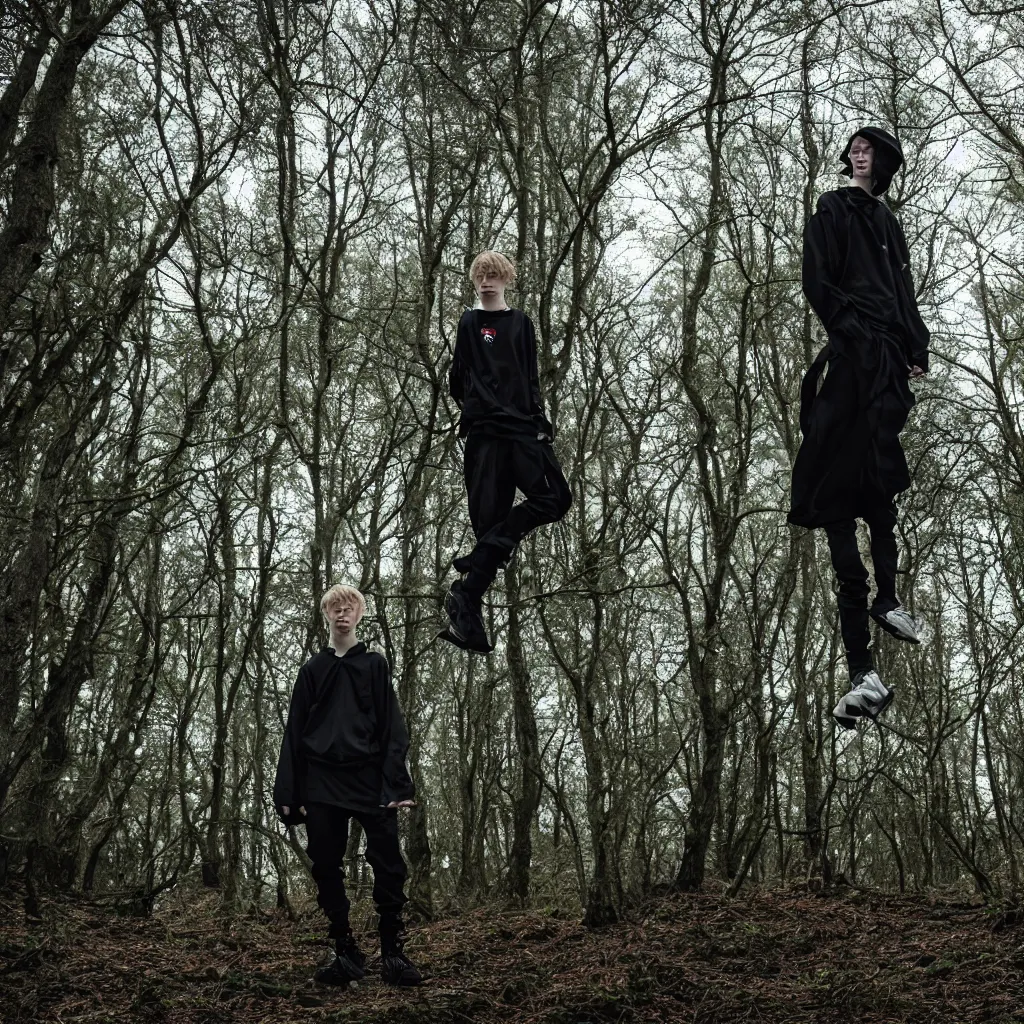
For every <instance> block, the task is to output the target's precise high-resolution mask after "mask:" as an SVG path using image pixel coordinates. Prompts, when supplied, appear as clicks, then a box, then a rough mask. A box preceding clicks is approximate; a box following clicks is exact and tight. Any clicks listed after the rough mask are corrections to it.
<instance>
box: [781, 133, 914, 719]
mask: <svg viewBox="0 0 1024 1024" xmlns="http://www.w3.org/2000/svg"><path fill="white" fill-rule="evenodd" d="M858 139H861V140H864V141H862V142H860V143H859V144H857V142H856V140H858ZM841 160H842V162H843V164H844V165H845V167H846V173H847V174H848V175H850V176H852V177H854V178H855V181H858V182H859V183H858V184H854V185H853V186H851V187H848V188H839V189H835V190H834V191H832V192H826V193H825V194H824V195H822V196H821V197H820V198H819V200H818V205H817V210H816V212H815V213H814V215H813V216H812V217H811V219H810V220H809V221H808V222H807V227H806V229H805V232H804V258H803V289H804V294H805V295H806V296H807V299H808V301H809V302H810V305H811V308H812V309H813V310H814V312H815V313H816V314H817V315H818V317H819V319H820V320H821V322H822V325H823V326H824V328H825V332H826V334H827V335H828V343H827V344H826V345H825V347H824V348H823V349H822V350H821V352H820V353H819V354H818V356H817V358H816V359H815V360H814V363H813V364H812V366H811V367H810V369H809V370H808V371H807V373H806V375H805V376H804V379H803V383H802V385H801V389H800V429H801V432H802V433H803V442H802V444H801V446H800V451H799V452H798V453H797V457H796V462H795V464H794V466H793V480H792V501H791V507H790V512H789V521H790V522H791V523H795V524H797V525H798V526H805V527H809V528H814V527H822V528H824V529H825V532H826V534H827V536H828V542H829V549H830V552H831V555H832V565H833V568H834V569H835V572H836V576H837V578H838V582H839V588H838V600H839V613H840V626H841V629H842V635H843V643H844V646H845V648H846V657H847V663H848V665H849V670H850V677H851V681H852V688H851V691H850V693H848V694H846V695H845V696H844V697H843V698H842V699H841V700H840V702H839V704H838V705H837V707H836V709H835V710H834V711H833V716H834V717H835V718H836V720H837V721H838V722H839V723H840V724H841V725H843V726H844V727H845V728H853V727H855V725H856V719H857V718H858V717H860V716H869V717H871V718H874V717H876V716H877V715H878V714H879V713H880V712H881V711H882V710H884V709H885V707H887V706H888V703H889V702H890V701H891V700H892V691H891V690H889V689H887V688H886V687H885V685H884V684H883V683H882V681H881V679H880V678H879V677H878V674H877V672H875V670H874V664H873V658H872V655H871V651H870V650H869V643H870V632H869V629H868V625H869V615H870V616H871V617H872V618H874V619H875V620H876V621H877V622H878V623H879V625H880V626H881V627H882V628H883V629H885V630H886V631H887V632H889V633H891V634H893V635H894V636H896V637H898V638H899V639H901V640H906V641H908V642H910V643H915V644H916V643H919V642H920V641H919V638H918V635H917V626H916V624H915V623H914V620H913V619H912V618H911V616H910V615H909V614H908V613H907V612H906V611H905V610H904V609H903V608H902V606H901V605H900V601H899V599H898V598H897V596H896V574H897V550H896V540H895V525H896V508H895V503H894V499H895V497H896V495H898V494H899V493H900V492H902V491H904V490H906V489H907V488H908V487H909V486H910V473H909V470H908V468H907V460H906V457H905V455H904V453H903V446H902V445H901V444H900V432H901V431H902V430H903V427H904V425H905V424H906V422H907V416H908V415H909V413H910V410H911V409H912V408H913V406H914V395H913V393H912V392H911V390H910V384H909V378H910V377H911V376H918V375H920V374H921V373H923V372H924V371H926V370H927V369H928V330H927V328H926V327H925V326H924V323H923V322H922V321H921V316H920V314H919V313H918V309H917V300H916V298H915V293H914V282H913V279H912V277H911V274H910V256H909V253H908V252H907V242H906V239H905V237H904V235H903V230H902V228H901V227H900V224H899V221H897V219H896V217H895V216H894V215H893V213H892V211H891V210H890V209H889V207H888V206H887V205H886V203H885V202H884V200H882V199H881V198H878V197H880V196H881V195H882V194H883V193H884V192H885V191H886V190H887V189H888V187H889V185H890V183H891V181H892V177H893V175H894V174H895V173H896V171H897V170H898V169H899V167H900V166H901V165H902V163H903V152H902V150H901V149H900V144H899V142H898V141H897V140H896V139H895V138H894V137H893V136H892V135H890V134H889V133H888V132H887V131H884V130H883V129H881V128H872V127H868V128H862V129H860V130H859V131H857V132H856V133H855V134H854V135H853V136H852V137H851V139H850V141H849V142H848V143H847V145H846V148H845V149H844V150H843V153H842V156H841ZM868 184H870V188H871V191H870V192H869V191H868V190H867V187H865V186H867V185H868ZM826 371H827V372H826ZM823 374H824V380H823V381H822V375H823ZM819 385H820V386H819ZM858 519H863V520H864V521H866V522H867V524H868V527H869V529H870V534H871V554H872V563H873V566H874V573H875V586H876V593H875V598H874V602H873V604H872V605H871V607H870V609H869V607H868V596H869V594H870V588H869V585H868V572H867V570H866V569H865V567H864V564H863V562H862V560H861V557H860V554H859V551H858V547H857V522H856V521H857V520H858Z"/></svg>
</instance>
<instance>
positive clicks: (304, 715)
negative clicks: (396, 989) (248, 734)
mask: <svg viewBox="0 0 1024 1024" xmlns="http://www.w3.org/2000/svg"><path fill="white" fill-rule="evenodd" d="M320 611H321V613H322V614H323V616H324V618H325V619H326V621H327V624H328V626H329V628H330V632H331V646H330V647H325V648H323V650H321V651H320V653H319V654H317V655H315V656H314V657H312V658H310V659H309V661H307V662H306V663H305V664H304V665H303V666H302V668H301V669H299V677H298V679H297V680H296V682H295V688H294V689H293V691H292V699H291V706H290V707H289V709H288V721H287V724H286V725H285V732H284V739H283V741H282V743H281V756H280V759H279V760H278V765H277V778H276V779H275V780H274V806H275V807H276V809H277V813H278V815H279V816H280V817H281V819H282V820H283V821H284V822H285V824H287V825H300V824H302V825H305V826H306V838H307V846H306V850H307V852H308V853H309V857H310V859H311V860H312V862H313V880H314V881H315V882H316V888H317V902H318V903H319V904H320V907H321V909H322V910H323V911H324V913H325V914H326V915H327V918H328V920H329V921H330V929H329V931H328V935H329V936H330V938H332V939H333V940H334V943H335V952H336V956H335V958H334V961H333V962H332V963H331V964H330V965H329V966H326V967H321V968H320V969H319V970H318V971H317V972H316V979H317V981H321V982H324V983H326V984H329V985H348V984H350V983H351V982H353V981H359V980H360V979H361V978H363V977H364V976H365V971H364V967H365V964H366V958H365V957H364V956H363V953H362V952H361V951H360V949H359V946H358V944H357V943H356V939H355V936H354V935H353V934H352V929H351V927H350V926H349V919H348V918H349V901H348V896H347V895H346V893H345V872H344V868H343V860H344V857H345V848H346V846H347V844H348V825H349V821H350V820H351V819H352V818H355V819H356V820H357V821H358V822H359V824H360V825H362V827H363V831H364V832H365V833H366V859H367V861H368V862H369V864H370V866H371V868H372V869H373V899H374V902H375V903H376V904H377V911H378V913H379V914H380V954H381V975H382V977H383V979H384V981H385V982H387V983H388V984H390V985H418V984H419V983H420V981H421V980H422V979H421V978H420V974H419V971H417V970H416V968H415V967H414V966H413V965H412V963H410V961H409V959H408V957H406V955H405V953H404V952H403V949H402V946H403V939H404V928H403V924H402V907H403V905H404V904H405V902H406V896H405V878H406V867H405V861H404V860H403V859H402V851H401V849H400V847H399V842H398V808H399V807H412V806H413V805H414V801H413V799H412V797H413V793H414V788H413V783H412V779H411V778H410V776H409V772H408V769H407V768H406V765H405V756H406V751H407V750H408V748H409V735H408V733H407V731H406V728H405V721H404V719H403V718H402V710H401V708H400V707H399V706H398V698H397V697H396V696H395V691H394V688H393V687H392V685H391V674H390V671H389V669H388V663H387V662H386V661H385V660H384V658H383V656H382V655H380V654H378V653H377V652H376V651H368V650H367V648H366V644H363V643H360V642H359V641H358V640H357V639H356V635H355V630H356V626H357V625H358V624H359V620H360V619H361V618H362V617H363V614H364V613H365V611H366V602H365V600H364V599H363V595H362V594H361V593H359V591H358V590H356V589H355V587H347V586H343V585H341V584H338V585H336V586H333V587H331V589H330V590H328V591H327V593H326V594H324V596H323V599H322V600H321V602H320Z"/></svg>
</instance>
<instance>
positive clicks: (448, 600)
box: [437, 590, 494, 654]
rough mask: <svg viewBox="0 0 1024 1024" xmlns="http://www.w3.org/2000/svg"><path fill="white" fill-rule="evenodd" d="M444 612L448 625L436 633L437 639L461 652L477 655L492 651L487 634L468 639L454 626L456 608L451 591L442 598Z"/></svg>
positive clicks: (492, 645)
mask: <svg viewBox="0 0 1024 1024" xmlns="http://www.w3.org/2000/svg"><path fill="white" fill-rule="evenodd" d="M444 611H445V615H447V616H448V625H447V626H446V627H445V628H444V629H442V630H441V632H440V633H438V634H437V635H438V637H440V639H442V640H447V641H448V642H449V643H451V644H454V645H455V646H456V647H458V648H460V649H461V650H463V651H474V652H476V653H477V654H490V653H491V651H493V650H494V644H492V643H491V642H490V640H488V639H487V634H486V633H485V634H483V635H482V636H479V637H468V636H466V635H465V634H463V633H462V632H460V630H459V628H458V627H457V626H456V625H455V613H456V612H457V611H458V606H457V605H456V604H455V601H454V600H453V598H452V592H451V590H449V591H448V593H447V594H445V596H444Z"/></svg>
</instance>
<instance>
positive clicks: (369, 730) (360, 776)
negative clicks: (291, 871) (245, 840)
mask: <svg viewBox="0 0 1024 1024" xmlns="http://www.w3.org/2000/svg"><path fill="white" fill-rule="evenodd" d="M408 749H409V734H408V732H407V730H406V727H405V720H404V719H403V717H402V710H401V708H400V707H399V705H398V698H397V697H396V696H395V691H394V687H393V686H392V685H391V673H390V671H389V669H388V663H387V661H385V659H384V657H383V655H381V654H378V653H377V652H376V651H368V650H367V649H366V644H361V643H360V644H356V645H355V647H353V648H351V649H350V650H349V651H348V652H346V654H345V656H344V657H341V658H339V657H338V656H337V655H336V654H335V653H334V649H333V648H331V647H325V648H324V649H323V650H322V651H320V653H319V654H317V655H315V656H314V657H312V658H310V659H309V661H307V662H306V663H305V665H303V666H302V668H300V669H299V676H298V679H296V681H295V688H294V689H293V690H292V700H291V706H290V707H289V709H288V721H287V723H286V724H285V731H284V738H283V740H282V742H281V756H280V758H279V759H278V763H277V777H276V778H275V780H274V806H275V807H276V809H277V812H278V814H279V815H281V817H282V818H284V817H285V815H284V814H283V813H282V810H281V808H282V807H288V809H289V812H290V813H289V815H288V816H287V818H286V820H288V821H289V822H296V821H299V820H301V818H299V817H298V816H297V812H298V808H299V807H300V806H302V805H304V804H307V803H323V804H331V805H333V806H336V807H344V808H346V809H347V810H352V811H374V810H378V809H380V808H381V807H386V806H387V805H388V804H389V803H391V802H393V801H396V800H408V799H411V798H412V796H413V793H414V787H413V782H412V779H411V778H410V776H409V772H408V769H407V768H406V765H405V757H406V752H407V751H408Z"/></svg>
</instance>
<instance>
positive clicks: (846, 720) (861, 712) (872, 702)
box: [832, 669, 896, 729]
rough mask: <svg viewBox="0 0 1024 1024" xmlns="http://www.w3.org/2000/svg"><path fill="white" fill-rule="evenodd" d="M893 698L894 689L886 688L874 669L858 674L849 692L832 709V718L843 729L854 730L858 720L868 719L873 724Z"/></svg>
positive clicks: (894, 694)
mask: <svg viewBox="0 0 1024 1024" xmlns="http://www.w3.org/2000/svg"><path fill="white" fill-rule="evenodd" d="M895 696H896V689H895V687H893V688H891V689H890V688H889V687H887V686H886V685H885V683H883V682H882V680H881V678H880V677H879V675H878V673H877V672H875V670H874V669H872V670H871V671H870V672H858V673H857V675H856V676H854V679H853V686H851V688H850V691H849V692H848V693H844V694H843V696H842V697H840V698H839V703H838V704H837V705H836V706H835V707H834V708H833V709H832V717H833V718H834V719H835V720H836V722H837V723H838V724H839V725H841V726H842V727H843V728H844V729H856V728H857V723H858V722H859V721H860V719H862V718H869V719H871V721H872V722H873V721H874V720H875V719H876V718H878V716H879V715H880V714H881V713H882V712H883V711H884V710H885V709H886V708H887V707H888V706H889V705H890V704H891V703H892V702H893V698H894V697H895Z"/></svg>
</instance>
